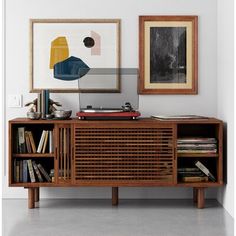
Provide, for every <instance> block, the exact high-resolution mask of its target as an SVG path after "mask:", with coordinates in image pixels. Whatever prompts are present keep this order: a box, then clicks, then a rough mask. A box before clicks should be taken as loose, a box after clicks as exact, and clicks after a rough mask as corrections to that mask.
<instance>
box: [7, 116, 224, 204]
mask: <svg viewBox="0 0 236 236" xmlns="http://www.w3.org/2000/svg"><path fill="white" fill-rule="evenodd" d="M20 127H24V130H25V131H31V133H32V134H33V138H34V141H35V145H36V148H37V146H38V143H39V141H40V138H41V135H42V132H43V130H49V131H52V134H53V136H52V137H53V138H52V141H53V142H52V143H53V149H52V151H51V152H49V147H48V146H49V143H48V144H47V146H46V149H45V153H28V152H27V149H26V151H25V152H24V153H22V151H21V152H20V153H19V147H17V146H18V142H19V138H18V137H17V136H18V128H20ZM185 137H190V138H195V137H203V138H215V139H216V140H217V151H216V152H215V153H211V152H209V153H206V152H204V153H201V152H199V153H197V152H194V153H192V152H189V153H188V152H184V153H179V152H178V149H177V140H178V139H179V138H185ZM222 138H223V123H222V121H220V120H218V119H215V118H209V119H189V120H187V119H184V120H169V121H159V120H157V119H152V118H143V119H138V120H78V119H71V120H29V119H26V118H17V119H13V120H10V121H9V186H11V187H24V188H27V189H28V195H29V200H28V203H29V208H34V206H35V201H38V200H39V188H40V187H79V186H110V187H112V204H113V205H117V204H118V187H122V186H126V187H134V186H136V187H137V186H140V187H142V186H153V187H154V186H173V187H176V186H179V187H192V188H193V198H194V201H196V202H197V207H198V208H204V190H205V188H207V187H218V186H221V185H222V184H223V173H222V172H223V169H222V163H223V161H222V160H223V156H222V153H223V146H222V145H223V140H222ZM29 159H30V160H32V161H34V162H35V163H40V164H41V165H42V166H43V167H44V169H45V170H46V172H47V173H48V174H49V173H50V172H52V170H53V177H52V180H53V181H52V182H47V181H46V180H45V179H44V182H39V180H38V179H37V175H36V173H35V175H36V182H34V183H33V182H31V180H30V178H29V177H28V181H27V182H23V181H22V178H21V177H19V175H23V172H24V170H22V169H21V165H22V164H21V162H23V160H29ZM198 160H199V161H201V162H202V163H204V165H205V166H206V167H207V168H208V169H209V170H210V172H211V173H212V174H213V175H214V177H215V178H216V181H215V182H213V181H211V180H209V181H205V182H183V181H182V180H181V179H180V178H179V177H178V171H177V170H178V168H192V167H194V163H195V162H196V161H198ZM16 163H18V164H16ZM16 166H17V167H16ZM18 166H19V167H18ZM17 168H18V169H17ZM17 172H18V173H17ZM16 175H18V179H17V178H16Z"/></svg>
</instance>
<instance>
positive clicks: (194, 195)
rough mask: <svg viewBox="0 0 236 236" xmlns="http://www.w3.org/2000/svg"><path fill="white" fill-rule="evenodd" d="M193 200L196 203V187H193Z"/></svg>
mask: <svg viewBox="0 0 236 236" xmlns="http://www.w3.org/2000/svg"><path fill="white" fill-rule="evenodd" d="M193 202H194V203H197V189H196V188H193Z"/></svg>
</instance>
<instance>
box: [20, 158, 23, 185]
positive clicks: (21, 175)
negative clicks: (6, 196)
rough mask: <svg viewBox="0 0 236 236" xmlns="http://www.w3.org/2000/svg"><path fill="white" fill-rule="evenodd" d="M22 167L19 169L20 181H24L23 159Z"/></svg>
mask: <svg viewBox="0 0 236 236" xmlns="http://www.w3.org/2000/svg"><path fill="white" fill-rule="evenodd" d="M19 165H20V169H19V182H23V160H20V161H19Z"/></svg>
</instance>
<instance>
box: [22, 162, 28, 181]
mask: <svg viewBox="0 0 236 236" xmlns="http://www.w3.org/2000/svg"><path fill="white" fill-rule="evenodd" d="M27 166H28V164H27V160H23V182H24V183H27V182H28V176H29V175H28V167H27Z"/></svg>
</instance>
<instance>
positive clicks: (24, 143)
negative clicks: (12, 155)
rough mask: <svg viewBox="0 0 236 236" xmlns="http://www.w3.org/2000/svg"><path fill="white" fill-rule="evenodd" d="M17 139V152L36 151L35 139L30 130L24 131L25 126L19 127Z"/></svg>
mask: <svg viewBox="0 0 236 236" xmlns="http://www.w3.org/2000/svg"><path fill="white" fill-rule="evenodd" d="M17 139H18V140H17V142H16V144H17V147H16V152H17V153H26V152H28V153H36V146H35V141H34V137H33V134H32V132H31V131H26V130H25V127H19V128H18V134H17Z"/></svg>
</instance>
